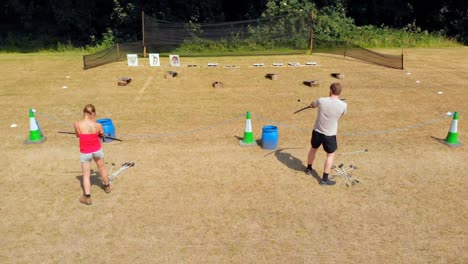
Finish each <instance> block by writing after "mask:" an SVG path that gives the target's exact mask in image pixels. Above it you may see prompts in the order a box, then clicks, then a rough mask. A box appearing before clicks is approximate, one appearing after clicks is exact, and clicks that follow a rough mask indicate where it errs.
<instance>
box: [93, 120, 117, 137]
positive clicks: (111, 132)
mask: <svg viewBox="0 0 468 264" xmlns="http://www.w3.org/2000/svg"><path fill="white" fill-rule="evenodd" d="M96 122H98V123H99V124H101V125H102V128H103V129H104V135H105V136H107V137H113V138H115V128H114V124H113V123H112V119H110V118H102V119H98V120H96ZM101 141H102V142H111V141H113V140H112V139H110V138H105V137H104V138H101Z"/></svg>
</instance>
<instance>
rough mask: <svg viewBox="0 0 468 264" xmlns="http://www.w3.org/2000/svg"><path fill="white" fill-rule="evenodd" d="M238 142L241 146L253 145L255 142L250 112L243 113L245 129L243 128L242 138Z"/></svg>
mask: <svg viewBox="0 0 468 264" xmlns="http://www.w3.org/2000/svg"><path fill="white" fill-rule="evenodd" d="M239 144H241V145H242V146H255V145H257V142H255V139H254V135H253V132H252V121H251V118H250V112H248V111H247V114H246V115H245V130H244V138H243V139H242V140H240V141H239Z"/></svg>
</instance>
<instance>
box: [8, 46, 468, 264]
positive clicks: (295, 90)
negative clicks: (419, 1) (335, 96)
mask: <svg viewBox="0 0 468 264" xmlns="http://www.w3.org/2000/svg"><path fill="white" fill-rule="evenodd" d="M379 51H380V52H383V53H388V54H399V52H400V50H391V49H389V50H379ZM404 54H405V69H404V70H396V69H390V68H385V67H382V66H378V65H373V64H369V63H366V62H362V61H358V60H355V59H351V58H343V57H340V56H334V55H329V54H312V55H288V56H265V57H214V58H184V57H181V62H182V67H177V68H176V67H170V66H169V65H168V64H169V60H168V58H161V63H162V66H161V67H149V66H148V61H147V59H144V58H140V66H139V67H128V66H127V65H126V62H115V63H111V64H107V65H104V66H101V67H97V68H93V69H88V70H83V69H82V68H83V62H82V56H81V55H80V54H72V53H37V54H10V53H2V54H0V64H1V67H0V73H1V75H2V77H3V79H2V85H1V88H0V98H1V100H0V109H2V111H1V112H0V125H1V135H2V143H1V144H0V151H1V153H2V154H3V155H2V156H3V157H2V159H0V167H1V168H2V169H1V173H0V175H1V181H2V184H1V185H0V193H1V194H2V200H1V202H0V212H1V215H2V217H1V221H0V223H1V229H0V237H1V239H0V262H1V263H392V264H393V263H467V262H468V254H467V252H468V247H467V243H466V240H467V231H466V230H467V229H466V225H467V224H468V222H467V220H466V215H468V208H467V195H466V189H467V188H466V187H467V177H466V176H467V175H468V173H467V171H468V163H467V160H468V151H467V144H468V129H467V127H468V125H467V124H468V121H467V118H466V116H468V104H467V101H468V85H467V84H468V75H467V72H468V60H467V58H468V48H466V47H463V48H441V49H407V50H404ZM311 61H313V62H316V63H317V65H316V66H301V67H287V66H286V67H273V66H271V65H272V64H273V63H276V62H282V63H284V64H287V63H288V62H299V63H301V64H302V65H304V64H305V63H306V62H311ZM209 62H216V63H219V67H216V68H212V67H207V64H208V63H209ZM254 63H265V66H264V67H252V65H253V64H254ZM188 64H197V65H198V67H186V65H188ZM225 65H236V66H238V67H230V68H226V67H224V66H225ZM167 71H176V72H177V73H178V74H177V76H176V77H175V78H172V79H167V78H165V73H166V72H167ZM337 72H338V73H343V74H344V76H345V78H343V79H341V80H338V79H335V78H333V77H331V76H330V74H331V73H337ZM268 73H275V74H278V79H277V80H270V79H267V78H265V75H266V74H268ZM121 77H130V78H132V82H131V83H130V84H129V85H127V86H118V85H117V82H118V80H119V78H121ZM305 80H317V81H318V82H319V83H320V85H319V86H318V87H308V86H306V85H304V84H303V82H304V81H305ZM215 81H219V82H222V83H223V87H222V88H214V87H213V86H212V84H213V82H215ZM336 81H339V82H341V83H342V84H343V86H344V90H343V94H342V98H345V99H346V102H347V103H348V114H347V115H346V116H344V117H343V118H342V120H341V121H340V125H339V132H338V144H339V149H338V152H337V156H336V159H335V165H339V164H341V163H342V164H344V166H349V165H354V166H356V167H357V169H355V170H353V171H352V176H353V177H355V178H358V179H360V180H361V181H362V182H361V183H360V184H357V185H353V186H350V187H347V186H346V185H345V182H344V181H343V179H342V178H339V177H337V178H336V180H337V185H335V186H332V187H328V186H327V187H323V186H320V185H319V184H318V182H317V178H319V177H320V176H321V175H322V172H323V163H324V159H325V154H324V152H323V151H320V152H319V153H318V155H317V160H316V163H315V164H314V169H315V175H314V176H315V177H310V176H307V175H305V173H304V169H305V165H306V158H307V153H308V150H309V146H310V143H309V141H310V134H311V129H312V127H313V123H314V120H315V118H316V114H317V112H316V110H314V109H309V110H305V111H302V112H300V113H297V114H293V112H294V111H296V110H298V109H300V108H302V107H304V106H306V105H307V104H309V103H310V102H311V101H312V100H314V99H317V98H318V97H322V96H328V87H329V85H330V84H331V83H332V82H336ZM88 103H92V104H94V105H95V106H96V109H97V116H98V118H110V119H111V120H112V121H113V124H114V126H115V130H116V137H118V138H120V139H122V140H123V141H122V142H116V141H113V142H110V143H103V149H104V152H105V155H106V156H105V159H106V161H107V168H108V169H109V170H110V169H111V164H112V163H115V164H116V167H115V168H114V171H115V170H116V169H117V168H118V167H119V166H120V165H121V164H122V163H124V162H127V161H131V162H135V166H134V167H132V168H130V169H128V170H126V171H124V172H122V173H121V174H120V175H119V177H118V178H117V179H116V180H115V181H114V182H113V185H112V189H113V190H112V192H111V193H110V194H106V193H105V192H104V191H103V190H102V189H101V187H100V179H99V172H97V169H96V166H95V165H93V174H92V183H93V185H92V188H91V192H92V199H93V204H92V205H91V206H85V205H83V204H80V203H79V202H78V198H79V197H80V195H81V187H80V182H81V170H80V163H79V149H78V141H77V139H76V138H75V137H74V136H73V135H67V134H61V133H58V132H60V131H62V132H67V131H72V128H73V127H72V124H73V122H74V121H75V120H78V119H79V118H81V111H82V109H83V107H84V106H85V105H86V104H88ZM31 108H34V109H35V110H36V115H35V117H36V119H37V121H38V123H39V125H40V127H41V130H42V131H43V134H44V136H45V137H46V141H45V143H42V144H24V141H25V140H26V139H28V137H29V115H28V111H29V109H31ZM247 111H249V112H250V113H251V114H252V126H253V133H254V137H255V139H256V141H257V142H258V143H259V145H258V146H249V147H244V146H240V145H239V140H240V139H242V137H243V134H244V129H245V115H246V112H247ZM455 111H457V112H458V113H459V120H458V141H459V142H460V143H461V145H462V146H460V147H456V148H453V147H449V146H446V145H444V144H442V143H441V142H440V140H443V139H445V137H446V136H447V133H448V131H449V128H450V125H451V124H452V121H453V120H452V116H450V115H447V113H448V112H455ZM14 124H15V125H16V127H15V126H12V125H14ZM265 125H275V126H277V127H278V148H277V149H276V150H266V149H262V146H261V141H262V140H261V139H262V127H263V126H265ZM366 150H367V151H366Z"/></svg>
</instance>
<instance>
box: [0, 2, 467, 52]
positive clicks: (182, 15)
mask: <svg viewBox="0 0 468 264" xmlns="http://www.w3.org/2000/svg"><path fill="white" fill-rule="evenodd" d="M285 3H286V4H288V5H289V6H291V7H293V8H295V9H298V8H300V9H302V8H303V7H304V9H306V7H312V9H314V10H319V17H320V10H327V8H330V7H337V6H338V7H340V8H334V9H333V10H334V11H333V12H334V14H335V17H328V19H329V20H330V21H328V22H327V23H330V24H333V20H334V19H336V21H339V22H343V23H335V24H334V26H333V27H334V28H332V29H333V30H335V31H336V30H338V31H340V30H341V31H343V29H340V27H349V23H352V24H353V25H355V26H360V27H364V28H365V27H368V26H374V27H379V28H383V29H387V30H388V29H406V30H408V29H411V30H413V31H426V32H430V33H436V34H439V35H442V36H447V37H450V38H452V39H456V40H458V41H460V42H463V43H465V44H467V43H468V36H467V35H468V32H467V31H468V30H467V29H468V1H466V0H439V1H426V0H237V1H234V0H230V1H228V0H160V1H145V0H86V1H82V0H4V1H2V2H1V3H0V46H1V47H3V48H5V47H12V48H17V49H40V48H47V47H52V46H57V45H58V46H60V45H70V46H85V45H97V44H99V43H102V41H110V42H112V41H129V40H137V39H141V13H142V12H143V11H144V12H145V14H146V15H148V16H152V17H155V18H157V19H162V20H167V21H179V22H192V23H209V22H224V21H236V20H245V19H253V18H258V17H260V16H262V15H263V16H265V15H268V14H271V15H273V14H274V13H275V12H278V10H279V6H281V4H285ZM275 8H277V9H275ZM290 11H291V10H290ZM365 32H366V31H365V30H363V31H362V33H365ZM323 34H326V32H323ZM328 34H336V32H328ZM364 37H365V36H364Z"/></svg>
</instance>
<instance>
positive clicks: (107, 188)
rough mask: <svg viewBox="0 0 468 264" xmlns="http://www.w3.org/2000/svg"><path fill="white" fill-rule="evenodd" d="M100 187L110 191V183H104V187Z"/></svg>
mask: <svg viewBox="0 0 468 264" xmlns="http://www.w3.org/2000/svg"><path fill="white" fill-rule="evenodd" d="M102 188H103V189H104V191H105V192H106V193H110V192H111V188H110V184H107V185H105V184H104V187H102Z"/></svg>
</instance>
